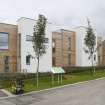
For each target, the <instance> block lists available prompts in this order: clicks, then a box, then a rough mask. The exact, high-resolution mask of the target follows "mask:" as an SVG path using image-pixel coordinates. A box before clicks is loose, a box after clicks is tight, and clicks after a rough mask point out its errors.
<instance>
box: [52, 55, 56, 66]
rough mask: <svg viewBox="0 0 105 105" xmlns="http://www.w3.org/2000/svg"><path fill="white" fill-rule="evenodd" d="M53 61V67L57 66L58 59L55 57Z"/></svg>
mask: <svg viewBox="0 0 105 105" xmlns="http://www.w3.org/2000/svg"><path fill="white" fill-rule="evenodd" d="M52 60H53V61H52V63H53V64H52V65H53V66H56V58H55V57H53V59H52Z"/></svg>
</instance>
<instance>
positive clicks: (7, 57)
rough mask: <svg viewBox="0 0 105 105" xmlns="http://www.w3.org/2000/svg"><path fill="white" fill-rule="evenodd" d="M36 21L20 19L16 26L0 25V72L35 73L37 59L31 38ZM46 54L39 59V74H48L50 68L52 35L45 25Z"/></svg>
mask: <svg viewBox="0 0 105 105" xmlns="http://www.w3.org/2000/svg"><path fill="white" fill-rule="evenodd" d="M34 25H36V20H34V19H29V18H25V17H22V18H20V19H19V20H18V21H17V25H12V24H5V23H0V72H27V73H35V72H36V68H37V59H36V56H35V52H34V50H33V44H32V36H33V28H34ZM45 46H46V54H44V55H43V56H42V57H41V59H40V65H39V72H49V71H50V70H51V67H52V33H51V30H50V24H49V23H47V27H46V37H45Z"/></svg>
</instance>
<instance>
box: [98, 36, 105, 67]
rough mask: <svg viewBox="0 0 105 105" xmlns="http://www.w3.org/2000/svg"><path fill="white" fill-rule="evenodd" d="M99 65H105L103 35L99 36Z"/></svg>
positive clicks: (104, 41)
mask: <svg viewBox="0 0 105 105" xmlns="http://www.w3.org/2000/svg"><path fill="white" fill-rule="evenodd" d="M97 46H98V51H97V52H98V66H105V40H103V38H102V37H98V40H97Z"/></svg>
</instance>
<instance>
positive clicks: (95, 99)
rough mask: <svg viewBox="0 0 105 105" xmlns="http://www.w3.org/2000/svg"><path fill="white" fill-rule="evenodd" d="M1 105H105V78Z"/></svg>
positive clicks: (8, 101) (34, 93) (27, 96)
mask: <svg viewBox="0 0 105 105" xmlns="http://www.w3.org/2000/svg"><path fill="white" fill-rule="evenodd" d="M0 105H105V78H104V79H100V80H93V81H89V82H84V83H80V84H76V85H69V86H65V87H61V88H58V89H52V90H46V91H41V92H33V93H30V94H27V95H24V96H18V97H14V98H13V97H11V98H6V99H0Z"/></svg>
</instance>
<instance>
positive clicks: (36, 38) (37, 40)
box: [33, 15, 47, 87]
mask: <svg viewBox="0 0 105 105" xmlns="http://www.w3.org/2000/svg"><path fill="white" fill-rule="evenodd" d="M46 21H47V19H46V18H45V16H44V15H39V18H38V20H37V23H36V25H35V26H34V33H33V49H34V51H35V56H36V58H37V62H38V63H37V73H36V75H37V87H38V84H39V64H40V58H41V57H42V56H43V54H45V53H46V47H45V44H44V39H45V29H46Z"/></svg>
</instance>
